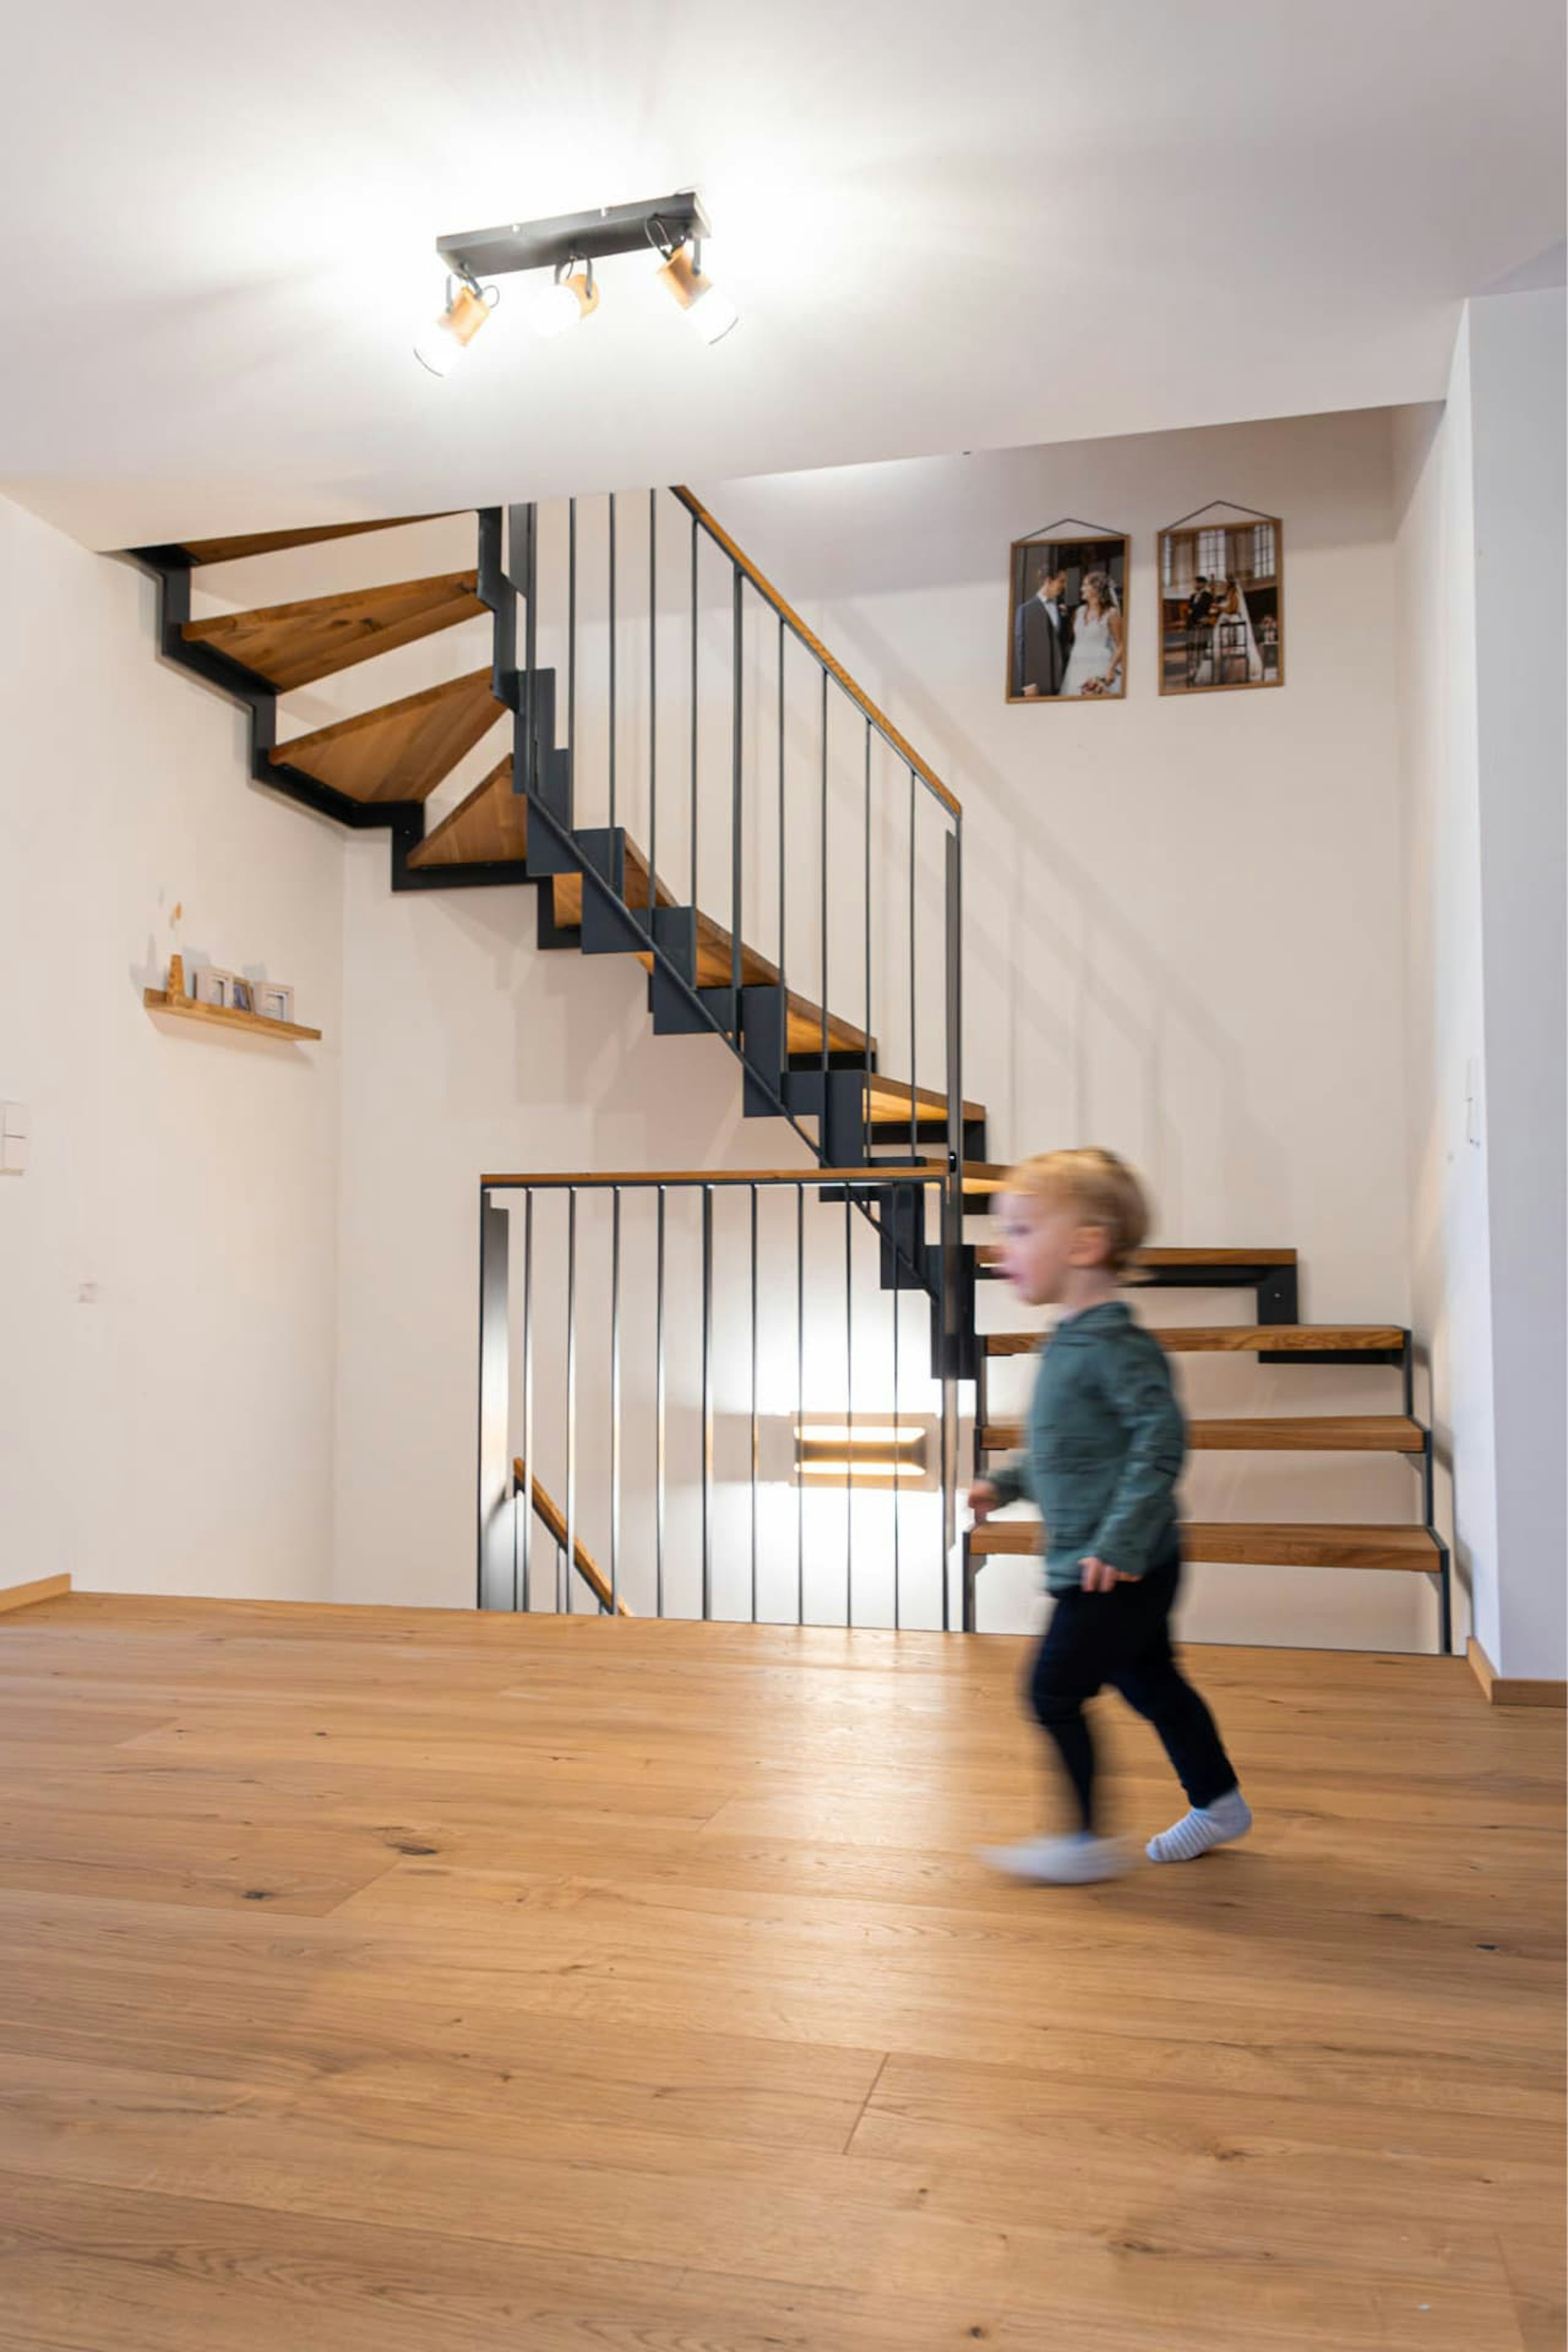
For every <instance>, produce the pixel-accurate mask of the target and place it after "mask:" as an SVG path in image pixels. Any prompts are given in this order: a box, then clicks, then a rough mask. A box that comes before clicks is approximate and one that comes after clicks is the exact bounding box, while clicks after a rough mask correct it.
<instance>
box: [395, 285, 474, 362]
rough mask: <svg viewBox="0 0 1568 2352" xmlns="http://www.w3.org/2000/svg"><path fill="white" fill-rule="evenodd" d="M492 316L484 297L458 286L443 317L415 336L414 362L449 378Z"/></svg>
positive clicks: (431, 322)
mask: <svg viewBox="0 0 1568 2352" xmlns="http://www.w3.org/2000/svg"><path fill="white" fill-rule="evenodd" d="M489 315H490V311H489V303H488V302H487V301H486V300H485V299H484V297H483V295H482V294H476V293H475V291H474V289H473V288H472V287H471V286H459V287H458V289H457V290H456V292H455V293H454V294H453V296H452V298H451V300H450V301H449V302H448V303H447V307H446V309H445V310H443V311H442V313H441V315H440V317H439V318H438V319H432V320H431V321H430V324H429V325H428V326H427V327H426V329H425V330H424V331H423V332H422V333H421V334H419V335H416V338H415V341H414V356H415V358H416V360H417V361H418V362H419V364H420V366H421V367H424V368H428V369H429V371H430V373H431V374H432V375H450V374H451V373H452V370H453V369H454V368H455V367H456V366H457V364H458V361H459V360H460V359H461V358H462V356H463V353H464V352H466V351H467V350H468V345H469V344H470V343H471V342H472V341H473V340H474V337H475V336H476V335H477V334H478V333H479V329H480V328H481V327H482V326H483V325H484V323H485V320H487V319H488V318H489Z"/></svg>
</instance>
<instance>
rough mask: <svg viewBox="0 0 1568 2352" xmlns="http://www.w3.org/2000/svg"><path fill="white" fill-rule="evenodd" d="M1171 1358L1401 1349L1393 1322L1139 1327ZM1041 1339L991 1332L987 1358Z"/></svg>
mask: <svg viewBox="0 0 1568 2352" xmlns="http://www.w3.org/2000/svg"><path fill="white" fill-rule="evenodd" d="M1145 1328H1148V1329H1149V1330H1151V1331H1152V1332H1153V1336H1154V1338H1155V1339H1158V1341H1159V1342H1160V1345H1161V1346H1162V1348H1164V1349H1167V1350H1168V1351H1169V1353H1171V1354H1172V1355H1177V1356H1182V1355H1210V1354H1213V1355H1241V1356H1254V1355H1272V1354H1274V1353H1275V1352H1276V1351H1278V1352H1279V1354H1281V1355H1288V1356H1296V1355H1330V1354H1331V1355H1342V1356H1345V1355H1360V1354H1366V1355H1388V1354H1391V1353H1392V1354H1397V1353H1398V1351H1399V1350H1400V1349H1403V1347H1404V1345H1405V1333H1404V1331H1403V1329H1402V1328H1401V1327H1400V1326H1399V1325H1398V1324H1397V1323H1190V1324H1187V1325H1185V1326H1183V1325H1177V1324H1173V1325H1169V1326H1167V1327H1166V1328H1164V1329H1163V1330H1161V1329H1158V1328H1155V1326H1153V1325H1152V1324H1150V1325H1148V1326H1146V1327H1145ZM1043 1337H1044V1334H1043V1333H1041V1332H1038V1331H993V1332H991V1333H990V1334H989V1335H988V1337H987V1339H986V1341H985V1352H986V1354H987V1355H988V1356H1030V1355H1033V1354H1034V1352H1035V1350H1036V1349H1037V1348H1038V1346H1039V1344H1040V1341H1041V1339H1042V1338H1043Z"/></svg>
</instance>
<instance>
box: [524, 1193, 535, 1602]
mask: <svg viewBox="0 0 1568 2352" xmlns="http://www.w3.org/2000/svg"><path fill="white" fill-rule="evenodd" d="M532 1568H533V1194H532V1192H525V1193H524V1194H523V1196H522V1605H523V1607H524V1609H531V1608H532V1606H533V1598H532V1593H533V1588H532V1586H531V1582H530V1576H531V1571H532Z"/></svg>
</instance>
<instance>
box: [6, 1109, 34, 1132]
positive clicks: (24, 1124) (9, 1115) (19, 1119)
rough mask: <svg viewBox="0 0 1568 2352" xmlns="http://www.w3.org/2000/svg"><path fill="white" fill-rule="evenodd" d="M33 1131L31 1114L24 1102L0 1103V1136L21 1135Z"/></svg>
mask: <svg viewBox="0 0 1568 2352" xmlns="http://www.w3.org/2000/svg"><path fill="white" fill-rule="evenodd" d="M32 1131H33V1115H32V1113H31V1111H29V1109H28V1108H27V1106H26V1103H0V1136H7V1135H12V1136H22V1137H24V1138H26V1136H29V1135H31V1133H32Z"/></svg>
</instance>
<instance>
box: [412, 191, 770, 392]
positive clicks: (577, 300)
mask: <svg viewBox="0 0 1568 2352" xmlns="http://www.w3.org/2000/svg"><path fill="white" fill-rule="evenodd" d="M709 234H710V229H709V222H708V216H707V215H706V214H705V213H704V211H703V209H702V205H701V203H700V199H699V198H698V197H697V196H696V195H695V194H693V193H692V191H691V190H690V189H689V188H684V189H682V190H681V191H680V192H679V194H676V195H673V196H660V197H659V198H658V200H657V201H656V202H654V203H652V204H642V205H600V206H599V208H598V209H597V211H595V212H587V213H565V214H563V215H559V216H558V217H557V218H555V219H552V220H538V221H507V222H504V223H503V224H502V225H501V226H500V227H499V228H481V229H469V230H466V231H465V232H464V234H463V235H462V236H443V237H440V238H438V239H437V246H436V250H437V253H438V254H439V255H440V257H441V259H442V260H443V262H444V263H445V264H446V266H447V268H448V269H449V270H450V271H451V272H452V273H453V274H452V276H451V277H450V278H448V279H447V308H446V310H444V311H443V313H442V315H441V317H440V318H439V319H437V320H436V322H435V324H434V325H433V326H432V327H430V328H428V329H427V330H426V332H425V333H424V334H423V335H421V336H420V338H419V340H418V341H417V342H416V345H415V353H416V357H417V358H418V360H419V361H420V362H421V364H422V365H423V366H425V367H427V368H428V369H429V370H430V372H431V373H432V374H433V375H446V374H447V373H449V372H450V370H451V368H452V367H453V366H454V364H455V363H456V362H457V359H458V354H459V353H460V352H463V351H465V350H466V349H467V348H468V344H469V343H470V342H471V341H473V339H474V337H475V335H477V334H478V332H479V329H480V328H481V327H482V326H483V324H484V322H485V320H486V318H487V317H488V316H489V310H490V309H491V307H493V304H494V302H495V301H496V299H498V298H497V295H496V289H495V288H494V287H493V286H492V285H489V284H488V283H486V282H485V281H487V280H489V279H490V278H501V277H505V276H508V275H509V274H510V273H511V272H513V271H517V270H524V269H548V270H549V271H550V273H551V282H550V284H549V285H548V286H546V287H545V288H544V289H542V292H541V293H540V296H539V298H538V299H537V301H536V302H535V303H534V304H533V306H532V317H533V323H534V325H535V327H536V328H537V329H538V331H539V332H540V333H541V334H542V335H558V334H560V333H562V332H563V331H564V330H565V329H566V328H568V327H574V326H575V325H576V323H577V321H578V320H579V319H586V318H589V317H591V316H592V314H593V313H594V311H595V310H597V309H598V307H599V289H598V286H597V284H596V282H595V277H594V264H595V261H603V260H604V259H605V257H606V256H607V255H610V254H616V253H646V252H647V248H648V247H649V246H650V245H651V246H652V247H654V248H655V250H656V251H657V252H658V255H659V256H660V258H661V263H662V267H661V268H660V269H659V273H658V274H659V276H660V277H661V278H663V279H664V281H665V284H666V285H667V286H668V289H669V290H670V292H671V294H673V295H674V297H675V299H676V300H677V302H679V305H680V308H681V309H682V310H684V311H685V313H686V315H687V317H688V318H689V320H690V321H691V323H692V325H693V326H694V327H695V328H696V330H697V331H698V333H699V334H700V336H701V337H702V339H703V341H705V342H710V343H717V342H720V341H722V339H723V338H724V336H726V335H727V334H728V333H729V332H730V331H731V328H732V327H733V326H735V325H736V324H737V322H738V320H739V318H740V312H739V311H738V310H736V308H735V306H734V304H733V302H731V300H730V299H729V297H728V295H726V294H723V293H721V291H720V289H719V288H717V287H716V286H715V285H714V284H713V282H712V280H711V279H710V278H705V277H704V276H703V274H702V240H703V238H704V237H705V236H708V235H709Z"/></svg>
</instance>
